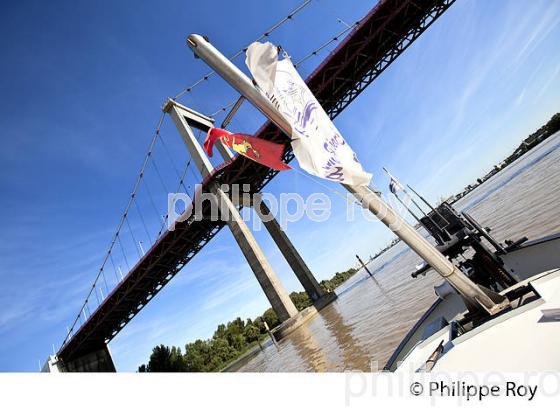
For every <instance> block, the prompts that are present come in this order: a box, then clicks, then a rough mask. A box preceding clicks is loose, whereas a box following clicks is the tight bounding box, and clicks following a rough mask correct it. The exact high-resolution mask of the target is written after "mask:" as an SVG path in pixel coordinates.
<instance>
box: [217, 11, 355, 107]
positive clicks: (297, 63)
mask: <svg viewBox="0 0 560 410" xmlns="http://www.w3.org/2000/svg"><path fill="white" fill-rule="evenodd" d="M358 24H360V22H359V21H356V22H355V23H354V24H352V25H350V26H348V27H346V28H345V29H344V30H342V31H340V32H339V33H337V34H336V35H335V36H333V37H331V38H330V39H329V40H327V41H326V42H324V43H323V44H321V45H320V46H319V47H317V48H316V49H314V50H313V51H311V52H310V53H308V54H306V55H305V56H304V57H303V58H302V59H300V60H298V61H297V62H296V63H295V64H294V66H295V67H296V68H297V67H299V66H300V65H301V64H303V63H304V62H306V61H307V60H309V59H310V58H311V57H314V56H316V55H317V54H319V53H320V52H321V51H322V50H323V49H325V47H328V46H329V45H331V44H332V43H334V42H335V41H339V40H340V38H341V37H342V36H343V35H345V34H346V33H348V32H349V31H351V30H353V29H355V28H356V27H357V26H358ZM236 102H237V100H235V101H233V102H231V103H229V104H227V105H225V106H223V107H221V108H220V109H218V110H216V111H215V112H213V113H212V114H209V115H208V116H209V117H210V118H214V117H215V116H216V115H218V114H220V113H223V112H226V111H227V110H228V109H230V108H231V107H233V106H234V105H235V103H236Z"/></svg>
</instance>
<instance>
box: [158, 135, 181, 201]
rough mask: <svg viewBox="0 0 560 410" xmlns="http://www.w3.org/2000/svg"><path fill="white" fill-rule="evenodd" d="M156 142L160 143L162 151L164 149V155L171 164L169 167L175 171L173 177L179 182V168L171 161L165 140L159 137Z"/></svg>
mask: <svg viewBox="0 0 560 410" xmlns="http://www.w3.org/2000/svg"><path fill="white" fill-rule="evenodd" d="M158 140H159V141H160V143H161V145H163V149H164V151H165V153H166V154H167V158H168V159H169V162H170V163H171V165H172V166H173V169H174V170H175V175H177V178H179V180H181V174H180V173H179V168H178V167H177V164H176V163H175V161H174V160H173V157H172V156H171V153H170V152H169V149H168V148H167V144H166V143H165V140H164V139H163V137H162V136H161V135H160V136H159V139H158ZM181 181H182V180H181ZM183 187H184V186H183ZM184 188H185V191H186V187H184Z"/></svg>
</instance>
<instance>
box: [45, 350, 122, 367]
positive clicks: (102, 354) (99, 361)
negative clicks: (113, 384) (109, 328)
mask: <svg viewBox="0 0 560 410" xmlns="http://www.w3.org/2000/svg"><path fill="white" fill-rule="evenodd" d="M116 371H117V369H116V368H115V363H114V362H113V357H112V356H111V352H110V351H109V346H107V345H103V346H102V347H100V348H99V349H96V350H91V351H90V352H88V353H85V354H84V355H82V356H79V357H77V358H73V359H71V360H61V359H60V358H59V357H57V356H49V359H48V360H47V362H46V363H45V365H44V366H43V368H42V370H41V372H43V373H61V372H77V373H84V372H96V373H114V372H116Z"/></svg>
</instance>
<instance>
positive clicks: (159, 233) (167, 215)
mask: <svg viewBox="0 0 560 410" xmlns="http://www.w3.org/2000/svg"><path fill="white" fill-rule="evenodd" d="M191 162H192V157H190V158H189V160H188V161H187V165H186V166H185V169H184V171H183V174H182V175H181V177H180V179H179V184H178V186H177V190H176V192H179V189H180V188H181V184H182V185H183V187H184V188H185V194H187V195H188V192H187V188H186V187H185V184H184V183H183V180H184V179H185V175H186V174H187V170H188V169H189V167H190V165H191ZM168 220H169V213H167V214H166V215H165V217H164V218H163V222H162V224H161V227H160V229H159V232H158V238H159V237H160V236H161V234H162V232H163V229H164V228H165V224H166V223H167V222H168Z"/></svg>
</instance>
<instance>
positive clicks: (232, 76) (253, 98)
mask: <svg viewBox="0 0 560 410" xmlns="http://www.w3.org/2000/svg"><path fill="white" fill-rule="evenodd" d="M187 44H188V46H189V47H190V48H191V49H192V50H193V52H194V53H195V55H196V56H198V57H200V58H201V59H202V60H204V62H206V64H208V66H210V68H212V69H213V70H214V71H215V72H216V73H218V74H219V75H220V76H221V77H222V78H223V79H224V80H226V82H228V83H229V84H230V85H231V86H232V87H233V88H235V89H236V90H237V91H238V92H239V93H240V94H241V95H242V96H244V97H245V98H246V99H247V100H248V101H250V102H251V103H252V104H253V105H254V106H255V107H256V108H258V109H259V111H261V112H262V113H263V114H264V115H265V116H266V117H267V118H269V119H270V120H271V121H272V122H273V123H274V124H275V125H276V126H277V127H278V128H280V130H282V131H283V132H284V133H285V134H286V135H287V136H288V137H289V138H291V135H292V127H291V125H290V123H289V122H288V121H287V120H286V119H285V118H284V116H283V115H282V114H281V113H280V112H279V111H278V109H277V108H276V107H275V106H274V105H273V104H272V102H271V101H270V100H269V99H268V98H267V97H266V96H265V95H264V94H262V93H261V91H260V90H259V89H257V87H255V85H254V84H253V83H252V81H251V80H250V79H249V77H247V76H246V75H245V74H244V73H243V72H242V71H241V70H240V69H239V68H238V67H237V66H235V65H234V64H233V63H232V62H231V61H230V60H229V59H227V58H226V57H225V56H224V55H223V54H222V53H220V52H219V51H218V50H217V49H216V48H215V47H214V46H213V45H212V44H210V42H209V41H208V40H206V39H205V38H203V37H202V36H200V35H197V34H191V35H190V36H189V37H188V39H187ZM341 185H342V186H343V187H344V188H345V189H346V190H348V191H349V192H350V193H352V195H354V196H355V197H356V199H357V200H358V201H359V202H360V204H361V205H362V206H363V207H364V208H366V209H368V210H369V211H370V212H371V213H373V214H374V215H375V216H376V217H377V218H378V219H379V220H380V221H381V222H383V223H384V224H385V225H386V226H387V227H388V228H389V229H391V230H392V231H393V232H394V233H395V235H397V236H398V237H399V238H400V239H401V240H402V241H403V242H405V243H406V244H407V245H408V246H410V248H412V250H413V251H415V252H416V253H417V254H418V255H419V256H420V257H421V258H422V259H424V260H425V261H426V263H428V264H429V265H430V266H431V267H432V268H433V269H434V270H435V271H436V272H437V273H439V274H440V275H441V276H442V277H443V278H445V279H446V280H447V281H448V282H449V283H450V284H451V286H453V287H454V288H455V289H456V290H457V291H458V292H459V294H461V296H462V297H463V298H464V299H465V302H466V303H467V305H469V306H470V307H471V308H478V310H481V309H482V311H486V312H488V313H489V314H495V313H497V312H499V311H501V310H503V309H504V308H506V307H508V306H509V301H508V300H507V298H505V297H503V296H501V295H498V294H495V293H493V292H490V291H485V290H483V289H482V288H480V287H479V286H478V285H477V284H476V283H474V282H473V281H472V280H471V279H469V278H468V277H467V276H466V275H465V274H464V273H463V272H461V270H459V268H457V267H456V266H455V265H453V263H451V261H449V260H448V259H447V258H446V257H445V256H444V255H443V254H441V253H440V252H439V251H438V250H437V249H436V248H435V247H434V246H433V245H432V244H431V243H430V242H428V241H427V240H426V239H425V238H424V237H423V236H422V235H420V234H419V233H418V232H416V230H415V229H414V228H413V227H412V226H410V225H409V224H408V223H407V222H406V221H405V220H404V219H403V218H402V217H401V216H400V215H398V214H397V213H396V212H395V211H394V210H393V209H392V208H391V207H390V206H388V205H387V204H386V203H385V202H383V200H382V199H381V196H380V195H379V194H377V193H376V192H374V191H373V190H372V189H371V188H370V187H368V186H350V185H346V184H341Z"/></svg>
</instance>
